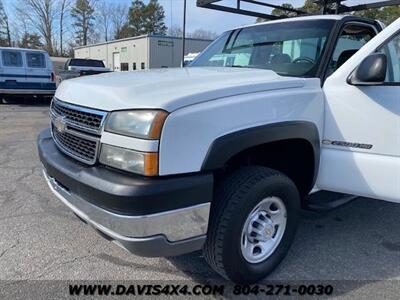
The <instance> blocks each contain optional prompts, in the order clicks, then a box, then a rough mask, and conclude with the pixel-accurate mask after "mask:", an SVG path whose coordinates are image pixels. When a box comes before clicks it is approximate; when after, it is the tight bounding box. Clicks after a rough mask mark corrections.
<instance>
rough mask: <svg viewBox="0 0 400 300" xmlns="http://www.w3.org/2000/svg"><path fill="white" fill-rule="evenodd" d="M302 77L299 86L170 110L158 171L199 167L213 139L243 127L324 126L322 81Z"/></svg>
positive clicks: (196, 169)
mask: <svg viewBox="0 0 400 300" xmlns="http://www.w3.org/2000/svg"><path fill="white" fill-rule="evenodd" d="M302 81H303V82H304V86H302V87H294V88H284V86H282V89H276V90H273V91H268V92H259V93H249V94H245V95H238V96H233V97H228V98H220V99H218V100H214V101H210V102H206V103H199V104H197V105H192V106H188V107H184V108H182V109H180V110H177V111H175V112H173V113H172V114H171V115H170V116H169V117H168V119H167V121H166V123H165V125H164V129H163V132H162V136H161V143H160V175H169V174H179V173H188V172H197V171H200V170H201V166H202V164H203V161H204V159H205V157H206V155H207V152H208V150H209V148H210V146H211V144H212V143H213V141H215V139H217V138H218V137H221V136H223V135H226V134H229V133H232V132H235V131H239V130H242V129H246V128H251V127H256V126H260V125H265V124H272V123H278V122H284V121H295V120H296V121H299V120H300V121H310V122H312V123H314V124H316V125H317V127H318V129H319V131H320V132H322V126H323V106H324V103H323V95H322V90H321V87H320V81H319V79H307V80H302Z"/></svg>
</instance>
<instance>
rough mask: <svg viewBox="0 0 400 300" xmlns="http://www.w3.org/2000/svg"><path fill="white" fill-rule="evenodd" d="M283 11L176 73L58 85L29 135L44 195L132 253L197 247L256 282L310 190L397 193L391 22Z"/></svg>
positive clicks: (397, 53) (224, 272)
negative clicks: (47, 118) (40, 124)
mask: <svg viewBox="0 0 400 300" xmlns="http://www.w3.org/2000/svg"><path fill="white" fill-rule="evenodd" d="M382 29H383V28H382V27H381V24H380V23H378V22H375V21H372V20H366V19H362V18H357V17H353V16H337V15H334V16H312V17H298V18H288V19H284V20H277V21H272V22H266V23H261V24H256V25H251V26H244V27H240V28H236V29H233V30H231V31H228V32H226V33H224V34H222V35H221V36H220V37H219V38H218V39H217V40H216V41H214V42H213V43H212V44H211V45H210V46H209V47H208V48H207V49H206V50H204V51H203V52H202V53H201V54H200V55H199V56H197V57H196V59H195V60H194V61H193V62H192V63H191V64H190V65H189V67H187V68H183V69H162V70H146V71H138V72H123V73H113V74H111V73H110V74H102V75H99V76H94V77H91V76H88V77H83V78H78V79H72V80H68V81H65V82H63V83H62V84H61V85H60V87H59V88H58V89H57V93H56V95H55V97H54V99H53V102H52V104H51V108H50V112H51V127H50V128H49V129H46V130H44V131H43V132H42V133H41V134H40V135H39V138H38V148H39V155H40V159H41V161H42V163H43V166H44V176H45V178H46V181H47V183H48V185H49V187H50V189H51V190H52V191H53V192H54V194H55V195H56V196H57V197H58V198H59V199H60V200H61V201H62V202H63V203H64V204H66V205H67V206H68V207H69V208H70V209H71V210H72V211H73V212H74V213H75V214H76V215H78V216H79V218H80V219H82V220H83V221H84V222H85V223H87V224H89V225H91V226H92V227H94V228H95V229H96V231H98V232H100V233H101V234H102V235H103V236H105V237H106V238H107V239H109V240H112V241H114V242H116V243H117V244H118V245H120V246H121V247H123V248H125V249H127V250H129V251H130V252H132V253H135V254H138V255H143V256H173V255H180V254H183V253H187V252H191V251H195V250H199V249H203V253H204V256H205V258H206V261H207V262H208V263H209V265H210V266H211V267H212V268H213V269H214V270H215V271H216V272H218V273H219V274H220V275H221V276H223V277H225V278H227V279H229V280H232V281H234V282H237V283H254V282H257V281H259V280H261V279H262V278H264V277H265V276H267V275H268V274H269V273H270V272H272V271H273V269H274V268H275V267H276V266H277V265H278V264H279V263H280V262H281V261H282V259H283V258H284V257H285V255H286V253H287V252H288V250H289V248H290V245H291V243H292V241H293V238H294V236H295V232H296V228H297V224H298V219H299V212H300V209H302V208H309V206H310V203H309V200H308V199H309V198H308V197H307V196H308V195H309V194H310V193H312V192H314V191H317V190H324V191H325V190H326V191H334V192H340V193H349V194H354V195H358V196H365V197H372V198H377V199H381V200H386V201H392V202H400V184H399V182H400V139H399V138H397V137H398V133H399V124H400V102H399V100H400V99H399V94H400V93H399V92H400V67H399V60H400V42H399V41H400V20H397V21H395V22H394V23H393V24H391V25H390V26H388V27H387V28H385V29H384V30H382Z"/></svg>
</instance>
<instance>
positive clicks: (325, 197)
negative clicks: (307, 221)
mask: <svg viewBox="0 0 400 300" xmlns="http://www.w3.org/2000/svg"><path fill="white" fill-rule="evenodd" d="M357 197H358V196H354V195H349V194H342V193H335V192H328V191H319V192H316V193H313V194H310V195H308V196H307V197H306V199H305V201H306V203H307V209H309V210H314V211H327V210H331V209H334V208H337V207H339V206H342V205H344V204H347V203H349V202H351V201H353V200H354V199H356V198H357Z"/></svg>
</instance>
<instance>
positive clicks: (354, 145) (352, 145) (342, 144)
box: [322, 140, 373, 150]
mask: <svg viewBox="0 0 400 300" xmlns="http://www.w3.org/2000/svg"><path fill="white" fill-rule="evenodd" d="M322 144H323V145H332V146H340V147H349V148H360V149H367V150H370V149H372V147H373V145H370V144H361V143H351V142H343V141H330V140H323V141H322Z"/></svg>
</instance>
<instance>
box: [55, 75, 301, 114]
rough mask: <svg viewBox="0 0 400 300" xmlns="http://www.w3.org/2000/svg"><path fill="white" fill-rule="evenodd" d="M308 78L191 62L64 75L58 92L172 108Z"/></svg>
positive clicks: (107, 102)
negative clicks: (72, 76)
mask: <svg viewBox="0 0 400 300" xmlns="http://www.w3.org/2000/svg"><path fill="white" fill-rule="evenodd" d="M304 81H305V80H304V79H302V78H292V77H282V76H279V75H277V74H276V73H275V72H273V71H269V70H260V69H249V68H217V67H210V68H208V67H207V68H206V67H193V68H179V69H178V68H177V69H157V70H147V71H134V72H118V73H117V72H115V73H106V74H100V75H92V76H86V77H80V78H76V79H69V80H66V81H63V82H62V84H61V85H60V86H59V87H58V89H57V92H56V97H57V98H58V99H60V100H62V101H65V102H69V103H74V104H78V105H82V106H86V107H92V108H97V109H101V110H105V111H112V110H123V109H136V108H139V109H140V108H159V109H164V110H166V111H169V112H171V111H174V110H176V109H179V108H181V107H184V106H189V105H193V104H197V103H201V102H205V101H210V100H213V99H218V98H224V97H229V96H235V95H239V94H248V93H255V92H262V91H268V90H276V89H287V88H296V87H302V86H304Z"/></svg>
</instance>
